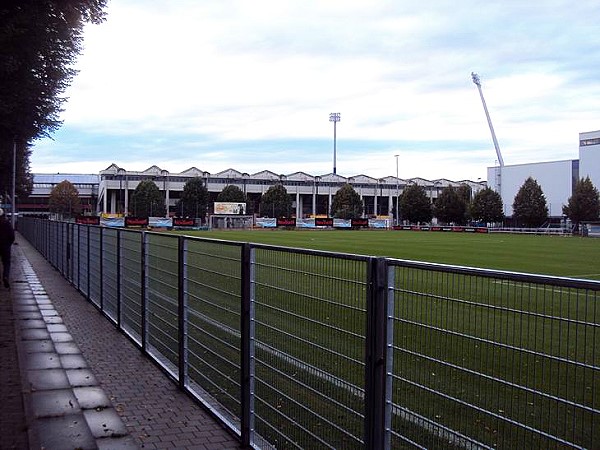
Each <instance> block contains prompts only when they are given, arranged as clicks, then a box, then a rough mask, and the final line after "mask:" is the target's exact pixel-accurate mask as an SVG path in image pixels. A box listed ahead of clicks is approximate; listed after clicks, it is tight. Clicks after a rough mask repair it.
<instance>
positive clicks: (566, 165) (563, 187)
mask: <svg viewBox="0 0 600 450" xmlns="http://www.w3.org/2000/svg"><path fill="white" fill-rule="evenodd" d="M573 167H574V161H573V160H565V161H551V162H541V163H532V164H517V165H512V166H504V167H488V186H490V187H492V188H493V189H495V190H496V191H497V192H499V193H500V195H501V196H502V202H503V204H504V214H505V215H506V216H507V217H510V216H512V214H513V209H512V204H513V202H514V199H515V196H516V195H517V192H518V191H519V189H520V188H521V186H522V185H523V183H524V182H525V180H526V179H527V178H528V177H532V178H533V179H534V180H536V181H537V183H538V184H539V185H540V186H541V188H542V191H543V192H544V195H545V197H546V203H547V205H548V213H549V215H550V216H551V217H561V216H562V206H563V205H566V204H567V201H568V199H569V197H570V196H571V193H572V190H573ZM599 167H600V166H599ZM498 174H499V175H500V176H498ZM498 179H499V180H498ZM498 181H499V183H498ZM498 184H500V186H498Z"/></svg>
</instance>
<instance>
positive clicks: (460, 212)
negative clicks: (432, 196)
mask: <svg viewBox="0 0 600 450" xmlns="http://www.w3.org/2000/svg"><path fill="white" fill-rule="evenodd" d="M434 214H435V217H437V218H438V220H439V221H441V222H445V223H455V224H458V225H464V224H465V223H467V218H468V216H467V202H466V201H465V199H464V197H463V196H461V195H460V194H459V191H458V190H457V189H454V188H453V187H452V186H447V187H445V188H444V189H443V190H442V193H441V194H440V196H439V197H438V199H437V202H436V203H435V209H434Z"/></svg>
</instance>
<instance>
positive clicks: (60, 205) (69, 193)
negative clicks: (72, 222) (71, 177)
mask: <svg viewBox="0 0 600 450" xmlns="http://www.w3.org/2000/svg"><path fill="white" fill-rule="evenodd" d="M48 206H49V208H50V211H52V212H55V213H58V214H60V215H61V216H62V217H72V216H73V215H76V214H79V213H80V212H81V201H80V200H79V191H78V190H77V188H76V187H75V186H73V184H72V183H71V182H70V181H68V180H63V181H61V182H60V183H58V184H57V185H56V186H54V187H53V188H52V191H50V197H49V198H48Z"/></svg>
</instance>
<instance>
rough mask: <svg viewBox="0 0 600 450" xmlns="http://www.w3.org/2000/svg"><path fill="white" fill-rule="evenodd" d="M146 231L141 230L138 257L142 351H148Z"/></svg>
mask: <svg viewBox="0 0 600 450" xmlns="http://www.w3.org/2000/svg"><path fill="white" fill-rule="evenodd" d="M146 235H147V234H146V233H145V232H142V239H141V248H140V252H141V254H140V257H141V258H140V259H141V263H142V267H141V271H140V272H141V277H140V278H141V280H140V291H141V297H142V298H141V299H140V309H141V311H140V313H141V315H142V351H143V352H144V353H148V321H147V313H148V304H147V301H146V259H147V258H146Z"/></svg>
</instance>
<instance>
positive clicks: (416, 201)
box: [399, 184, 433, 223]
mask: <svg viewBox="0 0 600 450" xmlns="http://www.w3.org/2000/svg"><path fill="white" fill-rule="evenodd" d="M399 209H400V216H401V217H402V219H403V220H408V221H409V222H410V223H427V222H431V218H432V217H433V213H432V210H431V202H430V200H429V198H428V197H427V192H425V188H424V187H423V186H419V185H417V184H411V185H410V186H407V187H406V189H404V191H403V192H402V195H401V196H400V200H399Z"/></svg>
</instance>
